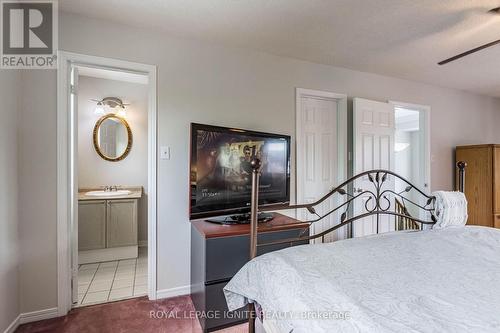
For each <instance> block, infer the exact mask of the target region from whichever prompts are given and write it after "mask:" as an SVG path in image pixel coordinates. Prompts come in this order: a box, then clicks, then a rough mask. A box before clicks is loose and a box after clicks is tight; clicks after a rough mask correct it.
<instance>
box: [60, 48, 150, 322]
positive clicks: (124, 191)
mask: <svg viewBox="0 0 500 333" xmlns="http://www.w3.org/2000/svg"><path fill="white" fill-rule="evenodd" d="M59 59H60V61H62V64H60V71H59V77H58V90H59V91H58V94H59V97H60V98H59V102H60V103H61V100H62V97H61V95H62V94H65V95H66V98H67V99H66V100H67V102H68V104H67V105H66V107H67V113H66V114H65V115H62V112H59V113H58V115H59V116H60V117H59V118H64V117H66V118H67V119H66V120H67V123H66V124H67V128H66V130H67V131H66V132H65V133H64V131H62V124H61V123H60V125H61V126H60V127H58V139H59V141H61V140H60V139H61V137H64V135H67V138H68V139H69V140H68V141H67V142H66V144H67V155H66V156H59V157H58V160H59V162H60V163H59V164H58V165H59V170H58V176H59V177H60V178H59V188H60V190H61V192H59V194H63V193H64V190H67V196H66V197H64V196H63V195H61V196H60V197H58V202H59V205H58V235H59V236H60V237H61V240H62V242H58V248H59V268H60V269H59V273H58V275H59V276H58V280H59V284H58V290H59V292H60V294H59V296H60V297H59V299H58V309H59V313H60V314H65V312H67V311H68V310H69V309H71V308H72V307H80V306H88V305H94V304H100V303H106V302H113V301H118V300H123V299H128V298H134V297H142V296H146V295H147V296H149V298H150V299H155V298H156V292H155V291H156V163H157V160H156V68H155V67H154V66H149V65H142V64H136V63H129V62H124V61H119V60H114V59H104V58H99V57H91V56H83V55H76V54H69V53H64V52H62V53H61V54H60V57H59ZM63 72H64V73H66V76H65V75H63ZM64 88H66V89H64ZM63 108H64V107H63V106H61V105H58V110H61V109H63ZM60 120H62V119H60ZM64 157H65V158H64ZM61 204H63V205H61ZM65 214H67V216H68V217H69V221H68V220H66V221H68V222H66V223H64V221H63V218H64V215H65ZM64 239H66V241H67V242H68V243H67V244H68V246H67V247H66V248H67V251H64V246H63V243H64ZM61 250H62V251H61Z"/></svg>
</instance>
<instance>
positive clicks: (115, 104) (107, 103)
mask: <svg viewBox="0 0 500 333" xmlns="http://www.w3.org/2000/svg"><path fill="white" fill-rule="evenodd" d="M93 101H94V102H97V105H96V107H95V109H94V113H95V114H96V115H99V116H102V115H104V114H105V113H107V112H106V110H105V109H106V108H110V109H111V112H112V113H115V114H116V115H118V116H120V117H122V118H125V117H126V116H127V111H126V110H125V106H127V105H130V104H125V103H123V101H122V100H121V99H120V98H118V97H104V98H103V99H101V100H99V99H93ZM115 109H116V110H115Z"/></svg>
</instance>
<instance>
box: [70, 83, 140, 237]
mask: <svg viewBox="0 0 500 333" xmlns="http://www.w3.org/2000/svg"><path fill="white" fill-rule="evenodd" d="M107 96H113V97H118V98H121V99H122V100H123V102H124V103H127V104H130V105H128V106H127V122H128V123H129V125H130V128H131V130H132V136H133V143H132V150H130V154H129V155H128V156H127V157H126V158H125V159H124V160H122V161H118V162H109V161H106V160H104V159H102V158H101V157H100V156H99V155H97V153H96V151H95V149H94V144H93V131H94V126H95V123H96V122H97V120H98V119H99V118H100V117H101V116H97V115H95V114H94V109H95V107H96V103H95V102H93V101H92V100H91V99H102V98H104V97H107ZM147 108H148V88H147V86H146V85H143V84H138V83H130V82H120V81H115V80H106V79H98V78H93V77H88V76H80V78H79V80H78V182H79V184H78V185H79V187H80V188H96V187H97V188H98V187H99V186H103V185H120V186H127V185H128V186H142V187H143V188H144V195H143V197H142V198H141V199H140V200H139V216H138V219H139V221H138V223H139V225H138V233H139V235H138V237H139V242H140V243H141V241H142V242H146V241H147V239H148V202H147V198H148V109H147Z"/></svg>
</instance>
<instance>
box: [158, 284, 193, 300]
mask: <svg viewBox="0 0 500 333" xmlns="http://www.w3.org/2000/svg"><path fill="white" fill-rule="evenodd" d="M190 293H191V286H190V285H187V286H182V287H176V288H170V289H162V290H157V291H156V299H160V298H170V297H176V296H183V295H189V294H190Z"/></svg>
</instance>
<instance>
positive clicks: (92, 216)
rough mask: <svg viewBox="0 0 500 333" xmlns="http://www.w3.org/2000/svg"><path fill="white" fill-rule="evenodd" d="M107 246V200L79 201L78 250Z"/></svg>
mask: <svg viewBox="0 0 500 333" xmlns="http://www.w3.org/2000/svg"><path fill="white" fill-rule="evenodd" d="M105 247H106V201H105V200H98V201H97V200H96V201H80V202H79V203H78V250H79V251H85V250H96V249H103V248H105Z"/></svg>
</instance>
